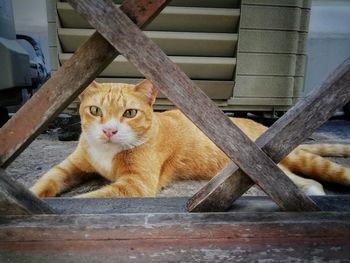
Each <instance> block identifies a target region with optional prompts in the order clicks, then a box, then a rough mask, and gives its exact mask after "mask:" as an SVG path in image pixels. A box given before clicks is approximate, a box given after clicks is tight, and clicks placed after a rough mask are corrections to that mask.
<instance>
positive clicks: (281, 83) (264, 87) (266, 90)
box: [233, 75, 294, 98]
mask: <svg viewBox="0 0 350 263" xmlns="http://www.w3.org/2000/svg"><path fill="white" fill-rule="evenodd" d="M293 88H294V78H293V77H271V76H243V75H237V76H236V85H235V87H234V90H233V96H234V97H253V98H256V97H261V98H290V97H293Z"/></svg>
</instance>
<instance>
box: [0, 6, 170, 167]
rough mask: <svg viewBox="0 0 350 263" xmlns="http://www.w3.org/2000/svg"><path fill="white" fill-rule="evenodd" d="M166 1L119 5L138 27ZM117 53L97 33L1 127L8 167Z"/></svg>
mask: <svg viewBox="0 0 350 263" xmlns="http://www.w3.org/2000/svg"><path fill="white" fill-rule="evenodd" d="M167 2H168V1H167V0H152V1H147V0H127V1H125V2H124V3H123V4H122V6H121V7H120V8H121V10H123V12H125V13H126V14H127V15H129V16H130V17H131V19H132V20H133V21H134V22H135V23H136V25H138V26H143V25H145V24H147V23H149V22H150V21H151V20H152V18H153V17H154V16H155V15H156V14H158V13H159V12H160V11H161V10H162V9H163V8H164V7H165V6H166V4H167ZM117 55H118V52H117V51H116V50H115V49H114V48H113V47H112V46H111V45H110V44H109V43H108V41H106V40H105V39H104V38H103V37H102V36H101V35H100V34H99V33H98V32H95V33H94V34H93V35H92V36H91V37H90V38H89V40H88V41H87V42H85V43H84V44H83V45H82V46H81V47H80V48H79V49H78V50H77V51H76V52H75V53H74V55H73V56H72V57H71V58H70V59H69V61H67V62H66V63H65V64H64V65H63V66H62V67H61V68H60V69H59V70H58V71H57V72H56V73H55V74H54V75H53V76H52V77H51V78H50V79H49V80H48V81H47V82H46V83H45V84H44V85H43V86H42V87H41V88H40V90H39V91H38V92H36V93H35V94H34V96H33V97H32V98H31V99H30V100H29V101H28V102H27V103H26V104H25V105H23V106H22V108H21V109H20V110H19V111H18V112H17V113H16V114H15V116H13V117H12V118H11V119H10V120H9V121H8V122H7V123H6V124H5V125H4V126H3V127H2V128H1V129H0V143H1V145H0V166H1V167H3V168H5V167H7V166H8V165H9V164H10V163H11V161H13V160H14V159H15V158H16V157H17V156H18V154H20V153H21V152H22V151H23V150H24V149H25V148H26V147H27V146H28V145H29V144H30V143H31V142H32V141H33V140H34V139H35V138H36V137H37V136H38V135H39V134H40V132H41V131H42V130H44V129H45V127H46V126H47V125H48V124H49V123H50V122H51V121H52V120H53V119H54V118H55V117H56V116H57V115H58V114H59V113H60V112H61V111H62V110H63V109H64V108H66V107H67V106H68V105H69V104H70V103H71V102H72V101H73V100H74V99H75V98H76V97H77V96H78V94H79V93H81V92H82V91H83V90H84V89H85V88H86V87H87V86H88V85H89V84H90V83H91V81H93V80H94V79H95V78H96V77H97V76H98V75H99V73H101V72H102V71H103V70H104V69H105V68H106V67H107V65H109V64H110V63H111V62H112V61H113V59H114V58H115V57H116V56H117Z"/></svg>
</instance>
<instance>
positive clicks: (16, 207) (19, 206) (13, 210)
mask: <svg viewBox="0 0 350 263" xmlns="http://www.w3.org/2000/svg"><path fill="white" fill-rule="evenodd" d="M52 213H54V209H52V208H51V207H50V206H49V205H48V204H46V203H45V202H43V201H41V200H40V199H39V198H37V197H36V196H34V195H33V194H32V193H31V192H30V191H29V190H27V189H26V188H25V187H24V186H22V185H21V184H19V183H17V182H16V181H14V180H12V179H11V178H10V177H9V176H8V175H7V174H6V173H5V171H4V170H2V169H0V215H25V214H52Z"/></svg>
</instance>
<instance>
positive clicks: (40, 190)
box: [30, 185, 56, 198]
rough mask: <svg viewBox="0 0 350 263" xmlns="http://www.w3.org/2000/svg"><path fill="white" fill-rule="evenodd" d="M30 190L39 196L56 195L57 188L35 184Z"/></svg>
mask: <svg viewBox="0 0 350 263" xmlns="http://www.w3.org/2000/svg"><path fill="white" fill-rule="evenodd" d="M30 191H31V192H32V193H33V194H34V195H36V196H37V197H39V198H44V197H54V196H56V191H55V189H53V188H48V187H43V186H40V185H38V186H37V185H34V186H33V187H32V188H30Z"/></svg>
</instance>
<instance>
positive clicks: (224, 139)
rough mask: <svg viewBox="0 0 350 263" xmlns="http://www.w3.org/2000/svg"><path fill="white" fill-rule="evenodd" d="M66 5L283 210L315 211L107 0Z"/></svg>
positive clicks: (198, 90)
mask: <svg viewBox="0 0 350 263" xmlns="http://www.w3.org/2000/svg"><path fill="white" fill-rule="evenodd" d="M69 2H70V3H71V4H72V6H73V7H74V8H75V9H76V11H77V12H78V13H79V14H81V15H82V16H84V17H85V18H86V19H87V20H88V21H89V23H90V24H91V25H92V26H94V27H95V28H96V29H97V30H98V31H99V32H100V33H101V34H102V35H103V36H104V37H105V38H106V39H107V40H108V41H109V42H110V43H111V44H112V45H113V46H114V47H115V48H116V49H117V50H118V51H119V52H120V53H121V54H123V56H124V57H126V58H127V59H128V60H129V61H130V62H131V63H133V64H134V66H136V68H137V69H138V70H139V71H140V72H141V73H143V74H144V76H146V77H147V78H148V79H149V80H151V81H152V82H153V83H154V84H156V85H157V86H158V88H159V89H160V90H161V91H162V92H163V94H165V95H166V96H167V97H168V98H169V99H170V100H172V102H173V103H174V104H175V105H176V106H177V107H179V108H180V109H181V111H182V112H183V113H184V114H185V115H187V116H188V117H189V118H190V119H191V120H192V121H193V122H194V123H195V124H196V125H197V126H198V127H199V128H200V129H201V130H202V131H203V132H204V133H206V134H207V135H208V137H209V138H211V139H212V140H213V142H214V143H215V144H216V145H218V146H219V147H220V148H221V149H222V150H223V151H224V152H225V153H226V154H227V155H228V156H229V157H230V158H231V159H232V160H233V161H234V162H235V163H236V164H237V165H238V166H239V167H240V168H241V169H242V170H243V171H245V173H247V174H248V175H249V176H250V177H251V178H252V179H253V180H254V181H255V182H256V183H257V184H259V185H260V187H261V188H262V189H264V191H265V192H266V193H267V194H268V195H269V196H270V197H271V198H272V199H273V200H274V201H275V202H276V203H277V204H278V205H279V206H280V207H281V208H282V209H286V210H293V211H305V210H308V211H317V210H319V209H318V207H317V206H316V204H315V203H314V202H313V201H311V200H310V199H309V198H308V197H307V196H306V195H304V194H303V193H302V192H301V191H299V189H298V188H297V187H296V186H295V185H294V184H293V183H292V182H291V181H290V180H289V178H288V177H286V176H285V175H284V173H283V172H282V171H281V170H279V168H278V167H277V166H276V165H275V163H274V162H273V161H272V160H271V159H270V158H269V157H268V156H267V155H266V154H264V153H263V152H262V151H261V149H260V148H259V147H258V146H257V145H256V144H255V143H254V142H252V141H251V140H249V138H248V137H247V136H246V135H245V134H244V133H243V132H242V131H241V130H240V129H239V128H237V127H236V126H235V125H233V124H232V122H231V121H230V120H229V119H228V118H227V117H226V116H225V115H224V114H223V113H222V111H220V109H218V108H217V107H216V105H215V104H214V103H213V102H212V101H211V100H210V99H209V98H208V97H207V96H206V95H205V94H204V93H203V92H202V91H201V90H200V89H199V88H198V87H197V86H196V85H195V84H194V83H193V82H192V81H191V80H190V79H189V78H188V77H187V76H186V75H185V74H184V73H183V72H182V71H181V70H180V69H179V68H178V67H177V66H176V65H175V64H174V63H172V62H171V60H170V59H169V58H168V57H167V56H166V55H165V54H164V53H163V52H162V51H161V50H160V49H159V48H158V46H157V45H155V44H154V43H153V42H152V41H151V40H150V39H148V38H147V37H146V36H145V35H144V34H143V33H142V31H140V29H139V28H138V27H137V26H135V25H134V24H133V23H132V21H130V19H128V17H127V16H126V15H125V14H124V13H123V12H122V11H120V10H119V9H118V8H117V7H116V6H114V5H113V3H112V2H111V1H93V0H86V1H84V0H71V1H69ZM195 106H197V108H196V107H195ZM199 108H201V110H199ZM252 164H254V165H252ZM277 184H278V187H276V185H277Z"/></svg>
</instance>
